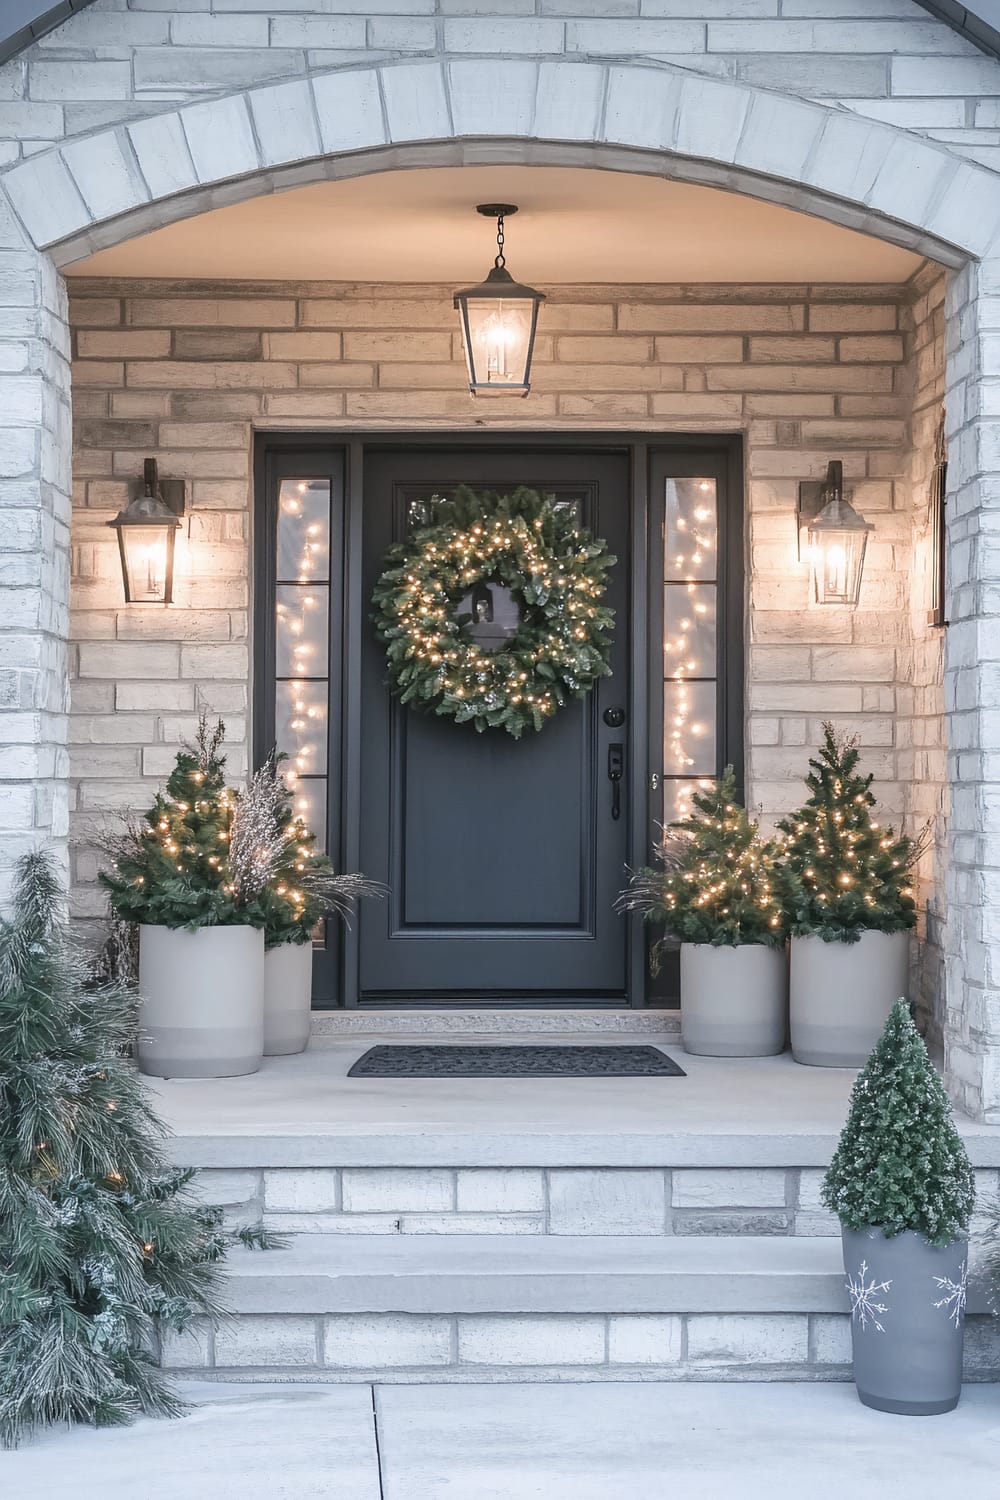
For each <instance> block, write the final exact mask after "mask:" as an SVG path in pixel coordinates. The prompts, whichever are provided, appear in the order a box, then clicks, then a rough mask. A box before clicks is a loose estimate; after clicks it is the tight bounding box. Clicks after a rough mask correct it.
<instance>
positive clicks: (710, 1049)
mask: <svg viewBox="0 0 1000 1500" xmlns="http://www.w3.org/2000/svg"><path fill="white" fill-rule="evenodd" d="M693 804H694V805H693V809H692V812H691V814H690V815H689V816H688V817H687V818H684V819H682V820H681V821H680V822H677V823H672V824H671V825H670V828H669V830H668V837H667V838H666V839H665V840H664V842H663V843H662V844H661V846H660V849H659V851H658V858H657V867H656V868H654V869H650V868H647V869H643V870H640V871H638V873H637V874H636V875H634V876H633V878H632V880H631V882H630V884H629V886H628V887H627V889H626V890H624V891H623V892H622V894H621V897H620V898H619V903H618V904H619V909H620V910H623V911H640V912H642V914H643V916H644V917H645V918H646V919H647V921H650V922H653V923H655V924H656V925H657V926H659V927H661V928H662V929H663V938H661V939H660V940H659V941H658V942H657V943H656V945H655V946H654V948H653V950H652V954H651V962H652V964H653V967H654V972H655V970H656V966H657V963H658V958H659V954H660V952H661V951H662V947H663V943H664V942H665V941H667V940H671V939H672V940H673V941H675V942H679V943H680V945H681V1034H682V1037H683V1041H684V1046H685V1048H686V1049H687V1051H688V1052H695V1053H702V1054H704V1055H705V1056H708V1057H765V1056H768V1055H770V1054H773V1053H776V1052H782V1051H783V1050H784V1047H785V1039H786V1036H787V1031H788V1019H787V1015H788V1006H787V993H788V976H787V964H786V960H785V951H784V950H785V922H784V917H783V914H782V910H781V901H780V897H779V894H778V889H777V883H776V879H775V849H774V847H773V845H771V844H770V843H768V842H766V841H765V840H764V839H762V838H761V836H760V830H759V828H758V825H757V824H756V823H755V822H753V821H751V819H750V818H749V817H748V816H747V812H746V809H745V808H743V807H741V806H740V804H739V802H738V800H737V795H736V777H735V775H734V772H733V768H732V766H727V767H726V769H725V771H724V772H723V775H722V778H721V780H720V781H719V782H718V784H717V785H716V786H714V787H712V788H710V789H709V790H705V791H699V792H696V793H695V794H694V797H693Z"/></svg>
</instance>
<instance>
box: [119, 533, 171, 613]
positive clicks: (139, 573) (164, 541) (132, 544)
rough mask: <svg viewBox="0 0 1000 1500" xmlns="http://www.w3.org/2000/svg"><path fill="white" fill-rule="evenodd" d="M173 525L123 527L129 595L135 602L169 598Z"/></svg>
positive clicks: (160, 602)
mask: <svg viewBox="0 0 1000 1500" xmlns="http://www.w3.org/2000/svg"><path fill="white" fill-rule="evenodd" d="M174 529H175V528H174V527H169V526H148V525H147V526H123V527H122V528H121V537H122V542H123V546H124V548H125V567H126V569H127V571H128V588H129V598H130V600H131V602H132V603H133V604H163V603H165V602H166V597H167V559H168V556H169V552H170V540H171V537H170V533H171V531H173V530H174Z"/></svg>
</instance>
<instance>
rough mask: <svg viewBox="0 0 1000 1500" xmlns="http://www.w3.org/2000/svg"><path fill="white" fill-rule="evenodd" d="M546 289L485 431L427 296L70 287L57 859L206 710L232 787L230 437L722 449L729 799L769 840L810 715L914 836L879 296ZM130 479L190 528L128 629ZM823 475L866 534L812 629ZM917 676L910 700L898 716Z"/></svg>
mask: <svg viewBox="0 0 1000 1500" xmlns="http://www.w3.org/2000/svg"><path fill="white" fill-rule="evenodd" d="M547 290H548V293H549V301H548V302H547V303H546V305H545V309H544V314H543V323H542V329H541V332H540V335H539V340H538V346H537V353H536V360H537V363H536V366H535V372H534V389H533V392H532V395H531V397H530V399H529V400H528V401H526V402H522V401H519V400H510V401H507V400H504V399H502V398H501V399H498V400H495V401H492V402H491V403H490V404H489V406H484V405H475V404H473V403H472V402H471V401H470V398H469V396H468V394H467V392H466V388H465V381H464V365H463V362H462V356H461V349H460V345H459V338H458V334H457V330H456V326H455V315H454V313H453V311H452V308H451V291H450V288H442V287H435V286H399V287H385V286H364V285H339V284H338V285H331V284H309V285H298V284H296V285H291V284H286V283H274V284H264V285H260V286H256V285H247V284H242V283H241V284H234V283H229V284H212V285H207V284H189V283H162V282H161V283H143V282H131V283H121V284H117V283H116V284H111V283H108V282H106V281H96V280H95V281H86V282H84V281H77V282H75V283H74V284H73V286H72V287H71V291H72V293H73V302H72V323H73V327H74V354H75V356H76V358H75V363H74V412H75V416H76V422H77V448H76V462H75V492H74V502H75V507H76V509H75V516H74V523H75V524H74V546H73V606H74V616H73V618H74V629H73V640H74V643H75V644H74V646H73V679H74V681H73V716H72V726H71V738H72V741H73V744H72V753H71V760H72V774H73V777H74V782H75V795H76V814H75V818H76V827H77V830H78V834H80V835H81V836H82V835H83V831H84V830H85V828H86V825H87V824H88V822H89V821H91V820H92V819H93V818H94V816H95V814H98V813H99V812H100V811H101V810H102V809H105V808H110V807H114V806H120V805H122V804H130V803H131V804H139V805H141V804H143V803H145V802H146V801H147V800H148V798H149V796H150V793H151V791H152V790H153V787H154V786H155V785H156V784H157V783H158V782H159V781H160V780H161V779H162V777H163V775H164V773H165V772H166V770H167V769H168V767H169V766H170V765H171V764H172V761H173V756H174V750H175V746H176V743H177V740H178V737H181V736H184V735H186V734H188V733H189V732H190V731H191V729H192V728H193V726H194V723H195V719H196V715H197V713H198V712H199V710H201V709H203V708H205V709H208V710H209V711H211V712H216V711H218V712H222V713H224V714H225V716H226V718H227V722H228V724H229V730H230V741H231V744H232V751H231V754H232V766H233V769H234V770H235V771H236V772H239V770H240V769H241V768H242V765H243V763H244V757H245V728H246V713H247V695H248V672H249V660H248V644H247V643H248V603H249V583H248V575H249V552H250V525H249V515H250V512H249V489H250V462H251V448H252V437H253V431H254V428H255V427H258V428H267V429H276V428H290V427H296V426H299V427H305V428H310V429H317V428H330V429H331V430H337V431H344V430H361V429H370V428H374V427H379V426H406V427H413V426H423V425H426V426H431V427H438V428H443V429H455V428H459V427H470V426H472V425H475V426H477V427H481V426H483V425H487V426H497V427H502V428H522V429H529V428H536V429H537V428H552V429H562V430H566V429H576V428H586V427H591V428H605V429H608V428H616V427H620V428H628V429H642V430H648V431H651V432H657V431H658V432H677V431H684V432H705V431H742V432H743V433H744V434H745V437H746V453H747V481H748V482H747V504H748V510H749V520H748V548H749V554H750V562H751V566H750V570H749V572H750V577H751V580H752V581H751V587H750V590H749V618H750V629H749V641H748V692H747V708H748V714H747V743H748V767H749V784H748V794H749V797H750V799H751V800H752V802H753V803H755V804H756V805H757V806H759V807H760V808H761V809H762V810H763V812H764V814H765V816H767V817H769V818H770V817H773V816H775V815H777V814H780V813H781V812H782V811H784V810H787V809H788V808H790V807H791V806H793V805H794V803H795V802H796V800H797V799H798V798H799V797H800V795H801V784H800V779H799V778H800V776H801V774H802V772H803V771H804V769H805V764H806V759H807V755H808V747H809V746H811V745H812V744H814V743H815V741H816V739H817V737H818V735H819V729H820V722H821V720H822V718H823V717H825V716H827V715H832V716H834V717H835V718H836V719H837V720H838V722H842V723H844V724H845V725H850V726H851V727H852V728H853V729H854V730H855V731H856V732H857V733H858V734H859V735H860V737H861V740H862V743H863V744H864V747H865V757H866V762H867V764H868V765H869V766H870V767H871V769H872V770H874V771H875V773H876V775H877V777H878V781H879V792H880V795H881V796H882V798H883V799H884V802H885V804H886V806H887V807H888V809H889V810H890V812H891V813H892V814H893V815H894V816H896V817H899V816H901V815H902V814H903V813H904V812H905V811H913V812H914V813H919V812H920V811H921V807H922V803H921V804H920V806H918V801H919V798H920V797H923V795H924V793H923V791H922V790H921V791H919V796H918V792H917V791H914V792H913V793H912V794H911V792H910V790H909V789H910V787H911V784H912V782H913V778H914V776H915V775H916V774H918V766H917V760H918V759H919V757H916V756H915V753H914V749H913V738H914V735H915V733H916V732H917V731H916V729H915V727H914V726H915V725H916V723H917V720H918V718H921V717H922V721H926V720H927V719H928V718H930V717H932V716H933V714H932V710H933V712H937V711H939V710H938V709H934V708H933V705H934V704H935V703H937V702H938V700H937V699H935V698H934V691H935V690H936V691H937V692H938V694H939V692H940V689H939V678H938V677H937V676H935V673H937V670H938V669H937V667H936V665H935V656H934V652H935V650H936V646H935V643H934V642H933V641H932V642H930V643H929V644H927V645H926V648H924V647H917V646H916V645H915V644H914V642H913V639H912V634H913V632H912V629H911V613H912V617H913V618H914V619H915V618H917V617H918V616H919V613H920V609H919V607H918V605H917V604H916V602H914V605H913V610H912V612H911V609H910V602H911V559H912V556H913V547H912V539H913V516H912V515H911V458H910V452H909V426H908V424H909V415H910V406H911V401H912V391H913V387H914V379H913V378H911V375H910V373H909V369H908V366H907V364H906V338H907V337H908V336H909V330H910V327H911V325H912V315H911V313H910V311H909V308H908V306H907V305H906V302H907V294H906V293H905V291H904V289H900V288H878V287H853V286H852V287H837V286H813V287H807V286H753V287H733V286H723V287H711V286H698V287H689V286H686V287H670V286H642V287H626V288H623V287H617V288H613V287H589V286H588V287H579V286H574V287H562V288H559V287H550V288H548V289H547ZM918 353H919V358H920V359H921V360H922V361H923V362H924V365H925V366H926V368H927V370H928V371H930V370H931V369H932V368H935V369H936V368H937V366H938V365H939V364H940V349H939V347H938V346H937V345H934V346H933V347H931V348H930V349H928V348H926V347H925V346H924V345H923V344H920V345H919V350H918ZM930 378H931V376H930V375H929V374H928V375H925V376H923V377H922V378H921V386H920V388H921V390H924V389H925V387H926V382H927V379H930ZM148 455H154V456H155V457H156V458H157V459H158V460H159V463H160V466H161V471H162V473H163V474H164V476H170V477H179V478H184V479H186V480H188V481H189V493H190V501H191V509H190V512H189V515H188V518H187V520H186V523H185V530H184V533H183V534H182V537H181V539H180V540H179V542H178V580H177V585H176V589H175V600H176V603H175V604H174V606H173V607H172V608H170V609H162V608H159V609H155V610H153V609H141V608H132V609H125V608H123V606H122V597H121V578H120V570H119V564H118V559H117V552H116V544H115V538H114V533H113V532H111V531H109V530H108V528H107V526H106V524H105V523H106V522H107V521H108V520H109V519H111V517H112V516H113V515H114V513H115V512H116V511H117V509H118V508H119V506H120V505H121V504H123V503H124V502H125V499H126V489H127V481H128V479H129V478H130V477H132V476H135V475H137V474H138V473H140V472H141V467H142V459H143V458H144V457H146V456H148ZM832 457H840V458H842V459H843V461H844V469H845V475H846V478H847V483H848V486H849V488H851V489H853V491H854V498H855V500H856V502H857V504H858V506H859V508H860V509H861V510H862V511H863V512H864V513H865V515H866V516H867V517H868V519H869V520H871V521H873V522H874V523H875V526H876V532H875V534H874V536H873V538H872V540H871V542H870V545H869V550H868V561H867V566H866V572H865V582H864V587H863V591H862V600H861V605H860V608H859V609H858V610H857V611H855V612H853V613H852V612H850V611H846V610H840V609H817V608H815V607H810V603H809V578H808V570H807V568H806V567H805V566H804V565H803V564H801V563H799V562H798V560H797V550H796V525H795V505H796V497H797V492H798V484H799V481H800V480H802V479H816V478H820V477H822V475H823V474H824V472H825V468H826V463H827V461H828V459H830V458H832ZM915 586H916V585H914V587H915ZM914 599H915V596H914ZM918 659H919V665H918ZM915 673H919V674H920V682H921V688H923V687H926V689H927V691H926V694H925V695H924V696H922V697H920V698H919V702H920V703H921V705H922V707H921V708H920V709H919V710H918V709H917V708H916V707H915V704H916V703H917V701H918V695H917V690H916V689H912V690H911V688H910V686H909V684H910V681H911V679H912V678H913V677H914V674H915ZM925 679H926V682H925ZM932 679H933V680H932ZM924 732H928V731H927V730H926V728H925V731H924ZM920 768H923V769H926V763H925V761H924V760H923V759H921V760H920ZM92 876H93V859H92V856H91V855H90V854H89V853H88V852H87V850H86V849H85V848H82V849H81V850H79V852H78V855H77V868H76V890H75V905H76V909H77V911H78V913H79V914H81V915H86V914H96V913H97V912H98V911H99V910H100V907H101V901H100V898H99V894H98V893H97V892H96V891H95V890H94V889H93V886H92V884H91V881H92Z"/></svg>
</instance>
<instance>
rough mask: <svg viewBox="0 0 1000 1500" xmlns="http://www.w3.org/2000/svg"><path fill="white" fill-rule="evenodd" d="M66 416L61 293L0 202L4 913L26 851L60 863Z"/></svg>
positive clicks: (0, 860)
mask: <svg viewBox="0 0 1000 1500" xmlns="http://www.w3.org/2000/svg"><path fill="white" fill-rule="evenodd" d="M69 411H70V408H69V328H68V322H67V310H66V296H65V288H64V286H63V284H62V282H61V280H60V278H59V277H58V276H57V275H56V274H55V272H54V270H53V269H52V267H51V266H49V265H47V264H45V263H44V262H43V261H40V260H39V259H38V257H37V256H36V255H35V253H34V251H33V250H31V249H30V248H29V247H28V246H27V244H26V243H25V238H24V235H23V232H22V231H21V229H20V228H19V226H18V225H17V224H16V223H15V222H14V220H13V219H12V218H11V217H10V216H9V215H8V214H7V213H6V211H5V209H4V207H3V205H2V204H0V537H2V547H3V555H2V557H0V747H2V755H0V906H2V905H3V904H4V903H5V902H6V899H7V895H8V891H9V882H10V875H11V866H12V864H13V861H14V860H15V859H16V858H17V857H18V856H19V855H20V854H22V853H24V852H25V851H26V850H27V849H29V848H33V847H35V845H36V844H38V843H42V844H46V845H48V846H50V847H51V848H53V850H54V851H55V852H56V853H57V855H59V857H60V858H61V859H62V860H63V862H65V859H66V834H67V829H68V818H69V803H68V791H69V788H68V784H67V780H66V777H67V771H68V762H67V756H66V714H67V710H68V707H69V691H68V688H69V683H68V672H67V647H66V638H67V633H68V625H69V611H68V597H69V596H68V584H69V536H70V531H69V527H70V506H69V491H70V463H69V452H68V449H67V442H68V437H69Z"/></svg>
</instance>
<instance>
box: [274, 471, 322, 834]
mask: <svg viewBox="0 0 1000 1500" xmlns="http://www.w3.org/2000/svg"><path fill="white" fill-rule="evenodd" d="M309 489H310V485H309V482H308V481H299V482H297V483H296V484H295V485H294V486H291V485H286V486H283V487H282V495H281V511H282V513H283V514H284V515H285V516H287V517H288V518H289V519H290V520H291V521H292V523H293V524H294V523H296V522H298V523H299V525H298V526H297V527H296V529H297V530H298V531H299V533H300V542H299V551H298V558H297V561H296V563H295V567H294V570H293V575H292V576H294V578H295V580H296V584H297V585H298V587H296V586H295V585H293V586H292V588H293V589H294V603H292V602H290V600H283V601H280V602H278V604H277V606H276V615H277V628H278V635H279V642H280V641H281V639H282V637H283V638H284V639H285V641H286V642H287V643H288V647H289V648H290V649H289V655H290V657H291V664H290V667H289V676H290V678H291V681H290V682H289V683H288V691H289V692H290V695H291V708H292V715H291V717H290V718H289V719H288V721H287V726H286V727H287V730H288V733H289V734H290V735H291V737H292V743H291V745H289V746H287V747H286V748H287V749H288V752H289V755H290V760H291V764H290V765H289V767H288V769H287V771H286V772H285V780H286V781H287V783H288V785H289V787H290V788H291V789H292V790H293V795H294V807H295V811H296V814H297V815H298V816H299V817H301V818H303V819H306V818H307V817H308V814H309V813H310V811H311V810H312V808H313V799H312V797H311V796H310V795H308V793H309V792H310V791H311V790H312V788H311V785H310V782H311V781H313V780H321V779H322V763H320V764H319V765H317V759H316V758H317V742H316V736H317V732H319V733H320V734H321V733H322V726H323V723H324V721H325V718H326V708H325V704H323V705H321V704H320V703H319V702H316V701H310V696H311V695H310V691H309V684H311V683H313V682H316V683H319V682H325V674H323V673H322V672H320V670H319V669H320V666H321V660H320V653H319V652H318V651H317V648H316V645H315V639H316V634H317V630H318V631H319V633H320V636H321V637H322V634H323V632H324V630H325V623H326V622H325V618H324V616H325V615H326V614H327V613H328V611H323V612H322V613H318V612H320V611H321V610H322V605H323V602H324V596H322V595H320V594H317V593H314V592H312V590H313V589H314V588H316V587H317V586H318V585H317V579H318V578H319V577H322V570H323V564H324V562H325V557H326V553H327V550H328V544H327V528H326V525H325V524H324V523H323V522H322V521H315V520H310V519H307V512H306V510H305V509H304V506H303V501H302V498H301V497H302V496H305V495H307V494H308V492H309ZM302 523H304V524H302ZM320 587H323V588H325V585H320ZM289 593H291V590H289ZM325 598H326V599H328V598H329V593H328V591H327V592H326V594H325ZM303 778H309V779H308V780H303Z"/></svg>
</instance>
